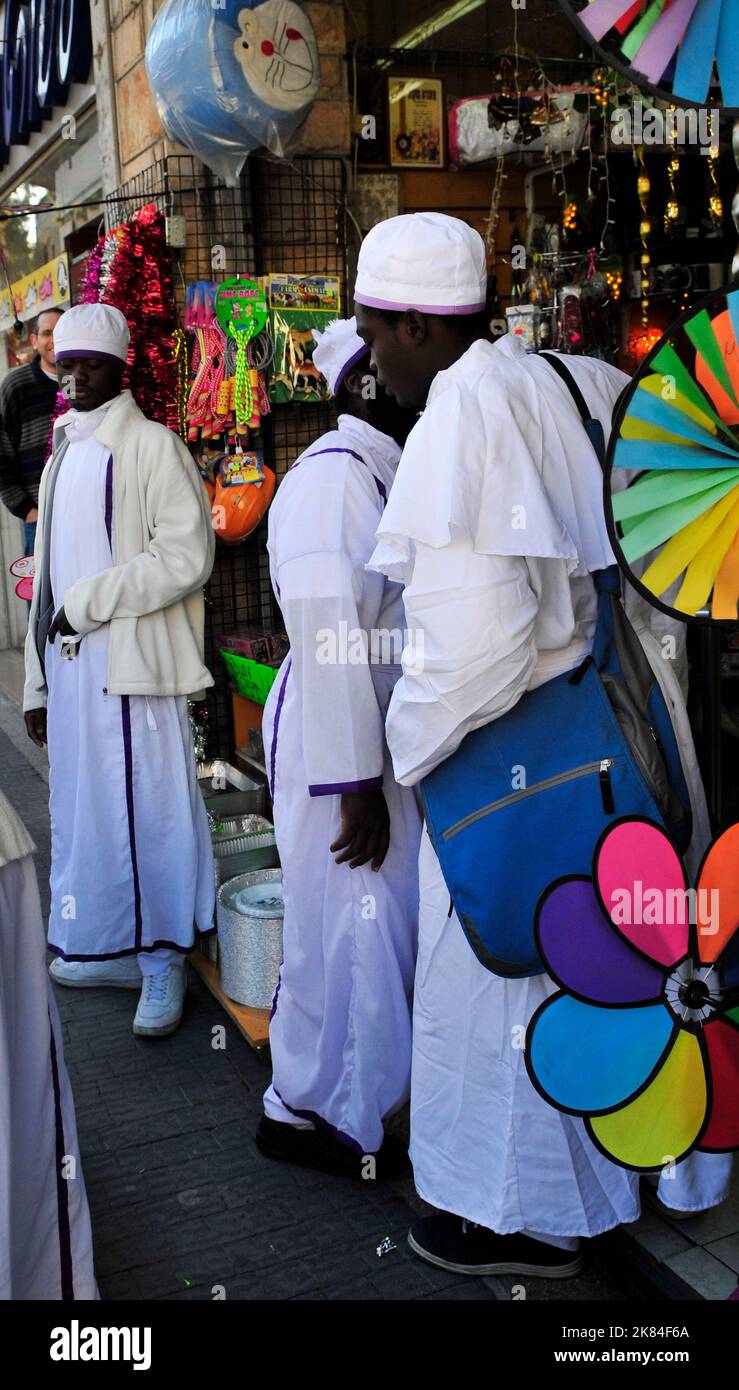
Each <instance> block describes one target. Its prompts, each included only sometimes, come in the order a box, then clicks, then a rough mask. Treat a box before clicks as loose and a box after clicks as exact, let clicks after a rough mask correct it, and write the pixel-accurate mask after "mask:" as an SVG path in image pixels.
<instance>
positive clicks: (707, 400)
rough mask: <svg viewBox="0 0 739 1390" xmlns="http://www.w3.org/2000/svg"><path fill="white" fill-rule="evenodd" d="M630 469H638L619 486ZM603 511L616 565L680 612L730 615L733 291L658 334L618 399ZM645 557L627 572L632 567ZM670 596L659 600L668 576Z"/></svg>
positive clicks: (735, 399) (738, 322) (737, 348)
mask: <svg viewBox="0 0 739 1390" xmlns="http://www.w3.org/2000/svg"><path fill="white" fill-rule="evenodd" d="M627 469H628V470H632V471H633V472H634V473H636V474H637V475H638V476H637V477H636V478H635V479H634V480H633V481H631V483H630V485H629V486H628V487H624V482H625V481H627V474H626V472H625V471H624V470H627ZM606 514H607V518H608V522H609V527H610V531H611V539H612V541H613V545H614V548H615V550H616V552H617V554H618V557H619V561H620V563H621V565H622V566H623V568H624V569H625V570H626V571H627V573H628V574H629V578H630V579H631V581H632V583H634V584H635V585H636V587H637V588H638V589H641V591H642V592H643V593H644V595H645V597H646V598H647V599H648V600H649V602H650V603H656V605H657V607H659V608H662V609H664V610H665V611H666V612H668V613H671V614H672V615H673V616H677V617H679V618H681V619H685V618H686V617H687V618H695V617H696V616H700V617H704V616H706V617H707V616H708V612H709V608H708V605H709V603H710V616H711V618H714V619H728V620H733V621H734V622H735V621H736V617H737V600H738V599H739V289H734V290H726V289H725V290H721V291H719V292H718V293H715V294H713V295H711V296H709V297H708V299H705V300H703V301H701V303H699V304H698V305H696V306H695V308H693V309H692V310H690V311H689V312H688V313H686V314H684V315H683V317H682V318H680V319H678V321H677V323H676V324H674V325H673V327H672V328H671V329H670V331H669V332H668V333H667V334H666V335H665V336H664V337H663V338H661V339H660V341H659V343H658V344H657V346H656V347H655V349H654V350H653V351H652V352H651V353H650V355H649V356H648V357H647V358H646V359H645V361H644V363H643V365H642V367H641V368H640V370H639V372H638V373H637V375H636V376H635V377H634V379H633V381H632V382H631V385H630V386H629V387H628V388H627V391H626V394H625V396H624V398H623V400H622V401H621V403H620V406H619V409H618V411H617V415H616V419H615V421H614V429H613V432H612V435H611V440H610V443H609V449H608V460H607V468H606ZM643 557H648V562H647V568H646V569H645V571H644V573H643V574H642V575H641V577H639V575H638V574H634V572H633V569H632V566H633V564H634V562H635V561H641V560H643ZM678 580H681V583H680V584H679V586H677V594H676V596H674V597H673V596H672V595H670V596H668V594H667V591H668V590H671V588H672V586H673V585H676V582H677V581H678Z"/></svg>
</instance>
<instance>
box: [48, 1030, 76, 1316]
mask: <svg viewBox="0 0 739 1390" xmlns="http://www.w3.org/2000/svg"><path fill="white" fill-rule="evenodd" d="M49 1057H50V1060H51V1080H52V1085H53V1088H54V1142H55V1149H56V1208H57V1225H58V1230H59V1263H60V1273H61V1288H62V1300H63V1301H64V1302H65V1303H66V1302H73V1301H74V1267H73V1264H72V1238H71V1235H70V1228H69V1188H68V1186H67V1179H66V1178H65V1177H64V1174H63V1172H62V1165H63V1163H64V1160H65V1158H66V1157H67V1153H66V1145H65V1142H64V1121H63V1118H62V1094H61V1086H60V1084H59V1065H58V1062H57V1055H56V1039H55V1037H54V1028H53V1025H52V1022H51V1014H49Z"/></svg>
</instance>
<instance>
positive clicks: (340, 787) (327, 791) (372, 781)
mask: <svg viewBox="0 0 739 1390" xmlns="http://www.w3.org/2000/svg"><path fill="white" fill-rule="evenodd" d="M381 786H382V777H381V776H380V777H365V778H364V780H363V781H361V782H319V783H318V784H317V785H315V786H312V787H310V786H309V787H308V793H309V795H310V796H341V794H342V793H343V792H376V791H379V790H380V788H381Z"/></svg>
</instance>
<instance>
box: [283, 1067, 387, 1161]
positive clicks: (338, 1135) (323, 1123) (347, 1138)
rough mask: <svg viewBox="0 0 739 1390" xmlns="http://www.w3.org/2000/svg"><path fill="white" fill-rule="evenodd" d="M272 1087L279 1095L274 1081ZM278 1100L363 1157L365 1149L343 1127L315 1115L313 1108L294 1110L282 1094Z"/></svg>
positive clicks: (299, 1117) (298, 1115)
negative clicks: (337, 1126) (339, 1127)
mask: <svg viewBox="0 0 739 1390" xmlns="http://www.w3.org/2000/svg"><path fill="white" fill-rule="evenodd" d="M272 1087H273V1090H274V1093H275V1095H276V1096H280V1093H279V1091H278V1089H277V1087H276V1086H275V1083H274V1081H273V1082H272ZM280 1100H281V1101H282V1104H283V1105H284V1107H285V1109H286V1110H289V1111H290V1114H291V1115H297V1117H298V1119H299V1120H311V1121H312V1123H313V1124H314V1125H318V1127H319V1129H326V1130H328V1132H329V1134H332V1135H333V1137H334V1139H338V1141H339V1143H340V1144H344V1145H345V1146H346V1148H348V1149H351V1150H352V1151H353V1152H354V1153H355V1154H358V1155H359V1157H360V1158H364V1155H365V1151H364V1149H363V1148H362V1145H361V1144H358V1143H357V1141H356V1139H352V1137H351V1135H350V1134H345V1133H344V1131H343V1129H337V1128H336V1126H335V1125H331V1124H329V1122H328V1120H324V1119H323V1118H322V1116H321V1115H317V1114H316V1112H315V1110H296V1109H295V1106H294V1105H288V1103H287V1101H286V1100H285V1097H284V1096H280ZM277 1123H278V1124H279V1121H277Z"/></svg>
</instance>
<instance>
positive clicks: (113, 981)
mask: <svg viewBox="0 0 739 1390" xmlns="http://www.w3.org/2000/svg"><path fill="white" fill-rule="evenodd" d="M49 974H50V975H51V978H52V980H53V981H54V983H55V984H57V985H69V986H70V987H71V988H72V989H99V988H100V986H101V985H107V986H108V988H109V989H141V971H140V969H139V963H138V960H137V959H136V957H135V956H120V957H119V958H118V959H117V960H62V958H61V956H57V957H56V959H55V960H53V961H52V963H51V965H50V966H49Z"/></svg>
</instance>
